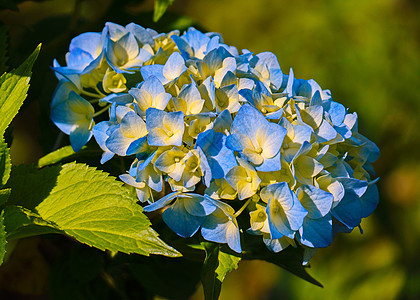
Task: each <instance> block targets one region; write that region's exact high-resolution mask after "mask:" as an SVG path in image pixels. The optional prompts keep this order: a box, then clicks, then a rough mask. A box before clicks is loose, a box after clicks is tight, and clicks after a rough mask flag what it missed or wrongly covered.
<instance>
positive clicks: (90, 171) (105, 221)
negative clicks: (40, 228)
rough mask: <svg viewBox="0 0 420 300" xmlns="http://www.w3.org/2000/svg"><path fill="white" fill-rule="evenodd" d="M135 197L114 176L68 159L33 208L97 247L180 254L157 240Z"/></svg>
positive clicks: (71, 234)
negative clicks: (54, 183) (45, 193)
mask: <svg viewBox="0 0 420 300" xmlns="http://www.w3.org/2000/svg"><path fill="white" fill-rule="evenodd" d="M136 201H137V199H134V198H133V197H131V196H130V191H129V189H127V188H125V187H123V186H122V182H119V181H116V180H115V178H114V177H111V176H108V174H107V173H105V172H101V171H97V170H96V169H95V168H91V167H88V166H86V165H84V164H76V163H70V164H66V165H63V166H62V170H61V172H60V175H59V176H58V177H57V184H56V186H55V187H54V188H53V189H52V191H51V193H50V194H49V195H48V197H47V198H45V200H43V201H42V202H41V203H40V204H39V205H38V206H37V207H36V208H35V209H36V211H37V212H38V213H39V215H40V216H41V217H42V218H43V219H44V220H46V221H48V222H53V223H55V224H56V225H57V227H58V228H60V229H61V230H63V231H64V232H66V234H68V235H70V236H72V237H74V238H75V239H77V240H78V241H80V242H82V243H85V244H88V245H90V246H94V247H96V248H99V249H101V250H110V251H114V252H116V251H120V252H124V253H138V254H142V255H146V256H148V255H149V254H160V255H165V256H171V257H177V256H181V254H180V253H179V252H178V251H176V250H175V249H174V248H172V247H170V246H168V245H166V244H165V243H164V242H163V241H162V240H161V239H159V238H158V234H157V233H156V232H155V231H154V230H153V229H152V228H150V221H149V219H148V218H147V217H146V215H144V214H143V213H142V210H143V209H142V207H141V206H140V205H138V204H137V203H136Z"/></svg>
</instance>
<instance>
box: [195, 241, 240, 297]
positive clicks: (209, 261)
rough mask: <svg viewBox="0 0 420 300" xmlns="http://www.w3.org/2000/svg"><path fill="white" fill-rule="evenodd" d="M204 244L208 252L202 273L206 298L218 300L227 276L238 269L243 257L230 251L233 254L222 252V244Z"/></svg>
mask: <svg viewBox="0 0 420 300" xmlns="http://www.w3.org/2000/svg"><path fill="white" fill-rule="evenodd" d="M202 244H203V246H204V248H205V250H206V259H205V260H204V265H203V269H202V271H201V281H202V283H203V289H204V297H205V299H206V300H213V299H218V298H219V295H220V292H221V289H222V282H223V280H224V279H225V277H226V274H227V273H228V272H230V271H233V270H235V269H236V268H237V267H238V263H239V261H240V260H241V257H240V256H238V254H233V252H231V251H229V250H230V249H229V250H228V251H229V252H231V253H228V252H227V251H226V252H224V251H222V250H221V248H222V246H221V245H220V244H217V243H210V242H205V243H202Z"/></svg>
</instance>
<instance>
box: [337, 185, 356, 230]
mask: <svg viewBox="0 0 420 300" xmlns="http://www.w3.org/2000/svg"><path fill="white" fill-rule="evenodd" d="M331 214H332V215H333V217H334V218H336V219H337V220H339V221H340V222H341V223H343V224H344V225H346V226H347V227H348V228H351V229H352V228H354V227H357V226H359V224H360V222H361V220H362V204H361V202H360V198H359V197H358V196H357V195H356V194H355V193H352V192H350V191H346V193H345V194H344V197H343V199H341V201H340V203H339V204H338V205H337V206H336V207H334V208H333V209H332V210H331Z"/></svg>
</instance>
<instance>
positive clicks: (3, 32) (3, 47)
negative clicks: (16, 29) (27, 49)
mask: <svg viewBox="0 0 420 300" xmlns="http://www.w3.org/2000/svg"><path fill="white" fill-rule="evenodd" d="M7 46H8V45H7V27H6V26H4V25H3V26H0V75H1V74H3V73H4V72H6V70H7Z"/></svg>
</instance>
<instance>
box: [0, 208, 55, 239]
mask: <svg viewBox="0 0 420 300" xmlns="http://www.w3.org/2000/svg"><path fill="white" fill-rule="evenodd" d="M4 225H5V227H6V232H7V240H13V239H21V238H25V237H30V236H35V235H41V234H48V233H63V232H62V231H61V230H59V229H58V228H57V226H56V225H55V224H53V223H51V222H47V221H45V220H43V219H42V218H41V217H40V216H39V215H38V214H36V213H34V212H32V211H30V210H29V209H26V208H23V207H21V206H16V205H8V206H6V207H5V209H4Z"/></svg>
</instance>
